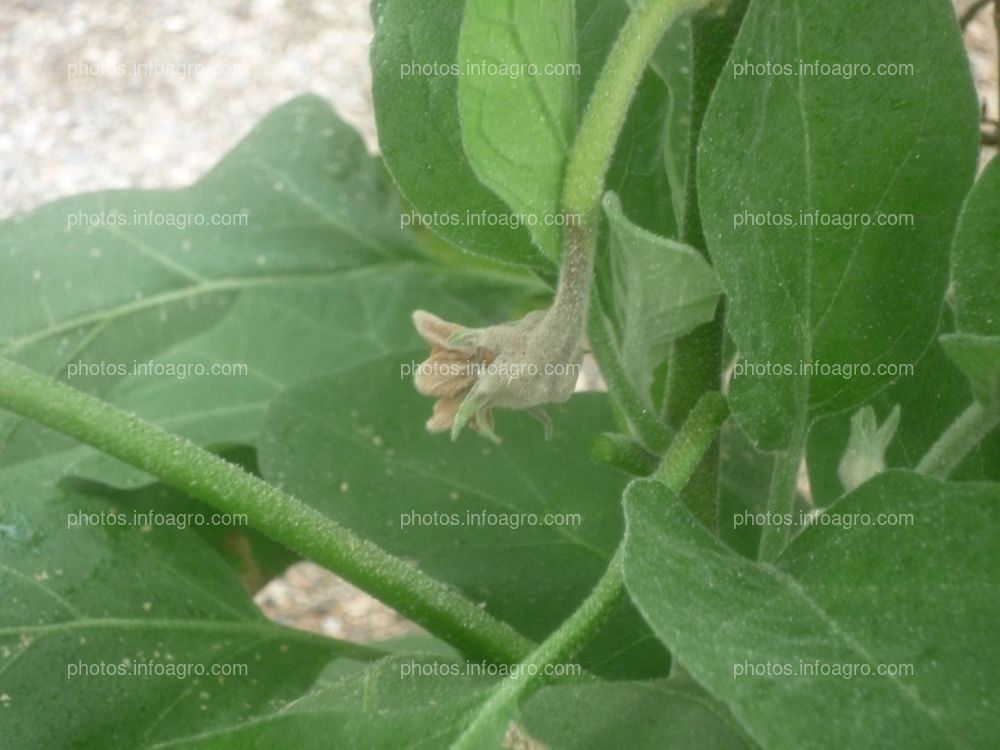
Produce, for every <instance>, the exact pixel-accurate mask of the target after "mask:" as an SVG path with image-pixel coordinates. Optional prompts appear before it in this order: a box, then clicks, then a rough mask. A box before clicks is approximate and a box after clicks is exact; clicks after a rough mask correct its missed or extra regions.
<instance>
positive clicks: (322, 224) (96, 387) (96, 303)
mask: <svg viewBox="0 0 1000 750" xmlns="http://www.w3.org/2000/svg"><path fill="white" fill-rule="evenodd" d="M216 214H218V215H219V216H234V215H235V216H237V217H239V216H242V217H245V219H246V224H245V225H243V226H236V225H234V226H213V225H212V219H213V216H214V215H216ZM149 215H153V216H154V217H160V218H161V219H162V220H163V221H167V220H170V222H172V223H173V224H176V223H177V222H179V221H190V222H200V221H202V220H203V221H204V222H205V223H204V225H191V226H187V227H184V228H180V227H178V226H175V225H173V224H170V225H160V221H159V220H156V221H155V222H154V225H148V224H149V221H148V219H147V221H146V224H144V225H142V226H139V225H136V222H137V221H138V220H139V217H148V216H149ZM102 217H103V218H102ZM192 217H200V218H192ZM397 217H398V207H397V205H396V202H395V199H394V198H393V197H392V193H391V189H390V187H389V186H388V184H387V182H386V181H385V180H384V179H383V176H382V172H381V167H380V166H379V164H378V162H377V161H376V160H374V159H373V158H371V157H370V156H368V155H367V154H366V153H365V151H364V148H363V146H362V144H361V141H360V139H359V138H358V137H357V135H356V134H355V133H353V131H351V130H350V129H349V128H348V127H347V126H345V125H344V124H343V123H342V122H341V121H340V120H339V119H337V117H336V115H335V114H334V113H333V111H332V110H331V109H330V108H329V107H328V106H327V105H326V104H325V103H323V102H322V101H321V100H319V99H316V98H314V97H303V98H301V99H297V100H295V101H293V102H291V103H289V104H287V105H285V106H284V107H282V108H280V109H279V110H277V111H276V112H275V113H273V114H272V115H271V116H270V117H268V118H267V119H265V120H264V122H262V123H261V124H260V125H259V126H258V127H257V128H256V129H255V130H254V132H253V133H251V134H250V135H249V136H248V137H247V139H246V140H244V141H243V143H242V144H240V146H238V147H237V148H236V149H235V150H234V151H233V152H232V153H231V154H230V155H229V156H228V157H226V158H225V159H224V160H223V161H222V162H221V163H220V164H219V166H217V167H216V168H215V169H214V170H213V171H211V172H210V173H209V174H208V175H206V177H204V178H203V179H202V180H201V181H199V182H198V183H197V184H196V185H194V186H193V187H190V188H187V189H184V190H178V191H114V192H105V193H95V194H91V195H82V196H77V197H74V198H69V199H66V200H62V201H57V202H55V203H51V204H48V205H46V206H43V207H42V208H40V209H38V210H37V211H35V212H33V213H31V214H28V215H26V216H23V217H18V218H15V219H12V220H9V221H6V222H3V224H0V255H2V257H3V273H2V274H0V296H2V297H3V299H4V300H5V302H6V303H7V313H8V314H5V315H4V316H3V319H2V321H0V341H3V344H2V345H0V353H2V354H3V355H4V356H8V357H13V358H16V359H17V360H19V361H21V362H22V363H24V364H27V365H29V366H31V367H33V368H35V369H37V370H40V371H42V372H45V373H48V374H51V375H54V376H56V377H59V378H60V379H63V380H71V383H72V385H73V386H74V387H77V388H80V389H82V390H86V391H88V392H91V393H94V394H95V395H100V396H105V397H106V396H108V395H109V393H110V392H111V391H112V390H113V389H114V388H115V387H116V386H119V385H121V383H122V381H123V380H128V379H129V376H128V375H127V374H124V375H123V374H121V373H120V372H119V371H118V370H119V369H120V368H124V369H127V370H128V371H129V372H131V371H132V369H133V366H134V365H135V364H136V363H146V362H147V361H148V360H150V359H151V358H153V357H155V356H157V355H160V354H162V353H163V352H164V351H165V350H169V349H170V348H171V347H173V346H175V345H177V344H178V343H180V342H183V341H185V340H186V339H189V338H191V337H192V336H195V335H197V334H199V333H201V332H203V331H204V330H206V329H208V328H210V327H211V326H213V325H214V324H216V323H217V322H218V321H219V320H220V318H221V317H222V316H224V315H225V314H226V313H227V312H229V311H231V310H232V308H233V305H234V304H236V303H237V299H238V298H239V296H240V295H241V294H242V293H247V294H251V295H256V297H257V303H258V307H257V308H256V311H257V315H258V316H259V317H263V316H264V315H265V313H263V312H262V311H261V309H260V308H262V307H266V308H267V313H266V315H269V316H271V317H274V316H275V314H276V312H278V311H280V310H281V309H282V297H284V303H285V304H286V305H287V300H288V298H289V296H290V295H294V294H296V293H297V292H298V291H300V290H303V289H305V291H304V292H302V293H303V295H304V296H305V297H306V298H308V297H309V290H310V289H315V288H316V287H317V286H322V284H323V283H324V282H327V283H329V282H330V281H331V280H335V279H339V277H341V276H343V275H344V274H345V273H356V272H357V270H356V269H359V268H361V267H364V266H371V265H373V264H379V263H393V264H398V263H400V262H402V261H404V260H406V259H415V258H416V257H417V256H416V254H415V253H414V246H413V244H412V240H411V239H410V238H408V237H407V235H405V234H403V233H402V232H401V231H400V230H399V229H398V221H397ZM237 220H239V219H237ZM88 224H90V225H88ZM84 280H86V282H84ZM268 303H270V304H268ZM241 317H243V316H242V315H241ZM261 333H264V332H261ZM245 337H246V333H244V338H245ZM276 338H281V339H282V340H283V337H280V336H276ZM265 341H266V340H265ZM267 343H270V342H267ZM240 348H241V347H240V346H239V341H233V342H232V343H231V345H230V346H229V347H228V348H227V349H228V350H221V349H220V350H216V351H210V352H204V353H202V356H200V357H198V362H202V363H206V364H213V363H219V362H225V363H236V364H248V363H247V358H246V357H243V358H237V356H236V355H239V354H244V353H245V350H246V349H249V348H250V346H249V342H245V343H244V346H243V347H242V349H243V350H244V351H243V352H241V351H240ZM230 355H233V356H232V358H229V357H230ZM267 359H270V360H272V361H273V360H274V359H275V357H274V356H273V355H272V356H271V357H268V358H267ZM172 364H177V361H176V360H175V361H174V362H173V363H172ZM180 364H183V365H186V364H188V361H186V360H185V361H181V362H180ZM249 364H250V365H252V367H253V369H251V370H250V372H249V373H248V374H247V376H245V377H238V376H230V377H203V378H200V383H199V385H200V386H201V387H202V388H209V389H210V390H211V391H212V392H213V393H215V394H219V393H225V392H226V391H228V390H232V391H235V392H237V393H238V394H239V397H240V399H241V401H244V402H246V401H249V402H252V401H257V400H260V399H261V398H262V394H269V393H270V394H273V392H274V390H275V379H274V378H272V377H271V376H270V373H269V372H268V370H269V369H271V368H269V367H268V366H267V364H268V363H267V362H263V361H260V360H258V361H252V362H250V363H249ZM288 369H291V368H288ZM73 370H76V372H73ZM83 370H89V371H96V370H102V371H101V372H82V371H83ZM306 372H308V370H306ZM301 373H302V371H300V372H299V376H301ZM131 379H132V380H133V385H135V381H139V382H142V381H143V380H145V381H146V382H147V383H148V382H149V381H151V380H152V381H157V382H156V386H155V387H156V388H157V389H158V390H159V391H161V392H162V391H173V392H174V394H175V398H174V401H173V403H172V407H173V408H174V409H175V410H177V411H184V406H183V400H182V399H177V398H176V389H177V388H179V387H181V386H182V385H183V383H180V381H179V380H178V378H176V377H170V376H164V377H158V378H157V377H151V376H143V375H138V376H133V377H132V378H131ZM171 386H174V387H173V388H172V387H171ZM175 415H176V411H175ZM0 430H2V433H3V435H4V445H5V447H4V453H3V456H2V458H0V461H2V463H5V464H9V463H11V462H13V461H17V460H25V459H28V458H31V457H34V456H37V455H39V454H40V453H44V452H46V451H48V450H51V449H52V448H53V447H54V445H67V444H68V443H66V442H62V443H58V442H57V443H55V444H54V443H53V436H52V435H51V434H49V433H43V432H42V431H41V430H40V429H39V428H37V427H34V426H32V425H30V424H27V423H25V422H24V421H23V420H19V419H16V418H13V417H9V416H5V417H4V418H3V420H2V421H0Z"/></svg>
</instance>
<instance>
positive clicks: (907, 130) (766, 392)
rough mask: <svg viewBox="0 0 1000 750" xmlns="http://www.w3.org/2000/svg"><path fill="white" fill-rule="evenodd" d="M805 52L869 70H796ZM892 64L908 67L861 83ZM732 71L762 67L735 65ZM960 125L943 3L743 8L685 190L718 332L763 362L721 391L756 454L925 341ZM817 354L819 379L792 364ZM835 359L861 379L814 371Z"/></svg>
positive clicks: (863, 392)
mask: <svg viewBox="0 0 1000 750" xmlns="http://www.w3.org/2000/svg"><path fill="white" fill-rule="evenodd" d="M886 17H891V18H893V19H894V23H892V24H887V23H885V18H886ZM848 30H849V31H848ZM817 60H818V61H820V62H823V61H840V60H847V61H852V62H854V63H858V64H866V65H870V66H871V68H870V70H871V73H870V74H868V75H865V74H864V73H863V71H861V72H858V71H855V74H854V75H853V76H847V75H839V76H838V75H823V74H822V73H820V74H813V73H811V72H810V71H808V70H806V71H801V70H800V68H799V64H800V61H810V62H811V61H817ZM900 61H903V62H912V63H913V65H914V69H913V74H912V75H895V76H892V75H879V74H878V69H877V66H878V65H879V64H881V63H886V62H900ZM748 64H749V65H760V66H770V71H771V72H770V74H767V73H766V71H763V72H761V73H760V74H752V73H747V69H746V68H745V67H742V68H738V67H736V66H737V65H739V66H746V65H748ZM783 66H787V68H785V67H783ZM775 69H777V71H778V72H775ZM976 122H977V117H976V98H975V92H974V90H973V87H972V82H971V79H970V76H969V70H968V63H967V61H966V57H965V53H964V50H963V48H962V44H961V38H960V35H959V33H958V29H957V26H956V24H955V19H954V10H953V8H952V7H951V4H950V3H948V2H946V0H922V1H921V2H917V3H914V2H911V1H910V0H892V1H891V2H878V1H875V0H843V1H842V2H837V3H829V2H824V1H823V0H755V2H753V3H751V6H750V9H749V11H748V13H747V16H746V18H745V19H744V22H743V26H742V28H741V31H740V34H739V37H738V39H737V42H736V45H735V47H734V49H733V52H732V55H731V58H730V64H729V66H728V67H727V71H726V73H725V74H724V75H723V76H722V77H721V78H720V79H719V84H718V86H717V88H716V90H715V94H714V95H713V98H712V103H711V106H710V108H709V112H708V114H707V116H706V122H705V126H704V129H703V131H702V135H701V141H700V147H699V148H700V157H699V170H698V182H699V194H700V195H701V209H702V218H703V220H704V226H705V232H706V238H707V240H708V245H709V251H710V253H711V256H712V259H713V261H714V263H715V265H716V268H717V270H718V272H719V276H720V279H721V282H722V286H723V289H724V290H725V292H726V294H727V297H728V302H729V312H728V319H727V320H728V326H729V330H730V332H731V334H732V336H733V338H734V340H735V341H736V344H737V346H738V347H739V349H740V352H741V355H742V358H743V360H744V362H745V363H746V364H747V365H748V366H756V367H759V368H770V369H769V371H764V372H762V373H761V374H760V375H749V374H748V375H744V376H743V377H737V378H735V380H734V382H733V385H732V390H731V392H730V401H731V403H732V404H733V408H734V411H735V413H736V415H737V417H738V419H739V420H740V422H741V423H742V424H743V426H744V427H745V428H746V429H747V431H748V432H749V433H750V435H751V437H752V438H753V439H754V440H755V441H757V442H759V443H760V444H761V445H762V446H764V447H767V448H782V447H785V446H787V445H788V443H789V441H790V438H791V435H792V434H793V431H794V430H795V429H796V426H797V425H801V424H803V423H804V422H806V421H807V420H808V419H809V418H811V417H815V416H818V415H822V414H828V413H833V412H836V411H839V410H842V409H846V408H849V407H851V406H853V405H855V404H859V403H862V402H863V401H865V400H866V399H867V398H869V397H870V396H871V395H872V394H874V393H875V392H877V391H878V390H879V389H881V388H883V387H885V386H886V385H887V384H888V383H889V382H891V380H892V379H893V376H892V375H891V374H887V373H883V372H881V371H880V368H879V365H885V364H891V363H910V362H914V361H916V360H917V359H918V358H919V356H920V354H921V353H922V352H923V351H924V350H925V349H926V347H927V345H928V342H929V341H930V339H931V337H932V336H933V335H934V333H935V329H936V326H937V322H938V317H939V301H940V300H942V299H943V296H944V291H945V287H946V284H947V265H948V259H947V254H946V252H945V249H946V248H947V247H948V245H949V240H950V237H951V233H952V231H953V229H954V225H955V220H956V217H957V213H958V209H959V207H960V204H961V201H962V198H963V197H964V195H965V193H966V191H967V189H968V186H969V184H970V181H971V179H972V177H973V174H974V170H975V160H976V151H977V145H978V133H977V129H976ZM734 123H736V124H735V125H734ZM815 212H819V216H820V218H819V219H816V218H815V217H816V216H817V214H815ZM900 214H903V215H904V216H903V217H900V216H899V215H900ZM768 215H770V217H771V219H768V218H767V216H768ZM806 216H808V217H811V218H809V219H805V218H804V217H806ZM907 216H909V217H912V222H911V221H910V220H909V219H908V218H906V217H907ZM861 217H864V218H861ZM886 222H890V223H893V224H896V225H895V226H888V225H884V224H885V223H886ZM852 224H853V226H850V225H852ZM898 248H906V252H905V258H903V257H901V256H900V254H899V253H898V252H897V249H898ZM817 362H818V363H819V364H820V365H821V368H820V370H819V371H818V372H813V373H810V372H809V371H808V370H804V369H803V368H802V367H801V365H803V364H806V363H808V364H810V365H812V364H814V363H817ZM845 364H846V365H851V366H859V367H861V366H867V367H870V368H871V370H870V373H868V374H864V373H861V374H858V375H857V376H856V377H852V378H845V377H843V376H842V375H841V374H839V373H838V372H837V371H836V370H834V371H832V372H829V371H827V372H824V371H823V369H822V368H823V367H829V366H833V367H837V366H840V365H845ZM779 368H780V369H783V368H788V371H786V372H780V371H779V372H778V373H777V374H776V373H775V369H779Z"/></svg>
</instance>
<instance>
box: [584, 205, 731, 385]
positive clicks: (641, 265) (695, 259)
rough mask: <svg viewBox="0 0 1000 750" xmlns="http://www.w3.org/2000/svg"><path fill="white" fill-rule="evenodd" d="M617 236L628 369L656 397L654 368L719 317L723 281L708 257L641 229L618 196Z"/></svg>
mask: <svg viewBox="0 0 1000 750" xmlns="http://www.w3.org/2000/svg"><path fill="white" fill-rule="evenodd" d="M604 213H605V216H607V219H608V224H609V226H610V232H611V252H612V268H613V271H614V282H615V294H614V299H615V302H616V304H617V307H618V310H617V312H618V320H619V325H620V328H621V344H620V346H621V355H622V361H623V363H624V365H625V368H626V370H627V371H628V372H629V373H632V374H633V377H635V378H637V379H641V381H640V382H639V383H637V385H638V386H639V388H640V391H641V392H642V393H643V395H644V396H646V397H647V398H650V397H651V396H650V386H651V384H652V377H653V370H654V368H655V367H656V366H657V365H658V364H659V363H660V362H662V361H663V360H664V359H666V357H667V355H668V354H669V352H670V345H671V343H672V342H673V341H674V340H676V339H677V338H680V337H681V336H683V335H684V334H686V333H688V332H689V331H691V330H693V329H695V328H697V327H698V326H700V325H702V324H704V323H707V322H709V321H710V320H712V318H713V317H714V316H715V308H716V306H717V305H718V303H719V294H720V289H719V282H718V280H717V278H716V275H715V271H713V270H712V267H711V266H710V265H709V264H708V262H707V261H706V260H705V259H704V258H703V257H702V255H701V254H700V253H699V252H698V251H697V250H694V249H692V248H690V247H688V246H687V245H682V244H680V243H678V242H675V241H673V240H669V239H667V238H665V237H659V236H657V235H655V234H652V233H651V232H647V231H646V230H644V229H642V228H640V227H638V226H636V225H635V224H633V223H632V222H631V221H629V219H628V217H626V216H625V214H624V213H623V211H622V205H621V201H620V200H619V199H618V197H617V196H616V195H614V193H608V194H606V195H605V198H604Z"/></svg>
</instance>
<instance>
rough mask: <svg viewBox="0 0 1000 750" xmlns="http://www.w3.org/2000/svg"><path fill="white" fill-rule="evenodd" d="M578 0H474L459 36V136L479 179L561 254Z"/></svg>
mask: <svg viewBox="0 0 1000 750" xmlns="http://www.w3.org/2000/svg"><path fill="white" fill-rule="evenodd" d="M575 64H576V38H575V25H574V5H573V0H501V1H500V2H497V1H496V0H467V2H466V4H465V14H464V16H463V18H462V29H461V32H460V34H459V42H458V66H459V78H458V108H459V120H460V121H461V128H462V142H463V144H464V145H465V153H466V155H467V156H468V158H469V163H470V164H471V165H472V169H473V171H474V172H475V173H476V175H477V176H478V177H479V180H480V182H482V183H483V184H484V185H486V186H487V187H488V188H490V189H491V190H493V192H495V193H496V194H497V195H499V196H500V197H501V198H503V199H504V200H505V201H506V202H507V204H508V205H509V206H510V207H511V208H512V209H513V210H514V213H515V215H518V216H521V217H526V218H527V219H528V221H529V230H530V231H531V234H532V237H533V238H534V240H535V244H537V245H538V246H539V247H540V248H541V249H542V250H543V251H544V252H545V253H546V254H547V255H548V256H549V257H550V258H552V259H558V258H559V255H560V250H561V241H560V238H561V231H560V228H559V226H558V225H557V224H555V223H554V221H553V220H554V218H555V217H556V215H557V213H558V211H559V203H560V194H561V192H562V178H563V170H564V167H565V162H566V154H567V152H568V150H569V146H570V144H571V143H572V141H573V133H574V130H575V116H576V83H575V80H574V77H573V71H572V66H573V65H575Z"/></svg>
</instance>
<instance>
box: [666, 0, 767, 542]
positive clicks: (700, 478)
mask: <svg viewBox="0 0 1000 750" xmlns="http://www.w3.org/2000/svg"><path fill="white" fill-rule="evenodd" d="M748 4H749V2H748V0H732V2H730V3H729V4H728V5H727V6H726V7H725V10H724V12H722V13H708V12H706V13H699V14H697V15H695V16H694V17H693V18H692V20H691V130H690V135H689V139H690V140H689V143H688V163H687V184H686V186H685V190H684V215H683V219H682V222H681V241H682V242H684V243H685V244H687V245H690V246H691V247H694V248H697V249H698V250H700V251H701V253H702V255H704V256H705V259H706V260H708V259H709V258H708V252H707V243H706V242H705V235H704V231H703V229H702V222H701V210H700V207H699V200H698V179H697V178H698V143H699V141H700V139H701V128H702V125H703V123H704V120H705V113H706V112H707V110H708V102H709V100H710V99H711V95H712V91H713V90H714V89H715V85H716V82H717V81H718V80H719V77H720V76H721V75H722V73H723V70H724V69H725V65H726V62H727V61H728V59H729V53H730V51H731V49H732V47H733V43H734V42H735V39H736V34H737V32H738V31H739V28H740V25H741V23H742V21H743V16H744V14H745V13H746V10H747V6H748ZM723 329H724V308H723V305H721V304H720V306H719V309H718V310H717V311H716V316H715V319H714V320H713V321H712V322H711V323H708V324H707V325H704V326H702V327H701V328H698V329H696V330H694V331H692V332H691V333H689V334H688V335H686V336H683V337H682V338H680V339H678V340H677V341H675V342H674V345H673V347H672V350H671V353H670V362H669V365H668V367H667V389H666V398H665V399H664V415H665V417H666V420H667V423H668V424H669V425H671V426H676V425H679V424H681V423H683V422H684V420H685V419H686V418H687V415H688V412H689V411H690V410H691V409H692V408H694V405H695V404H696V403H697V402H698V399H699V398H700V397H701V395H702V394H703V393H706V392H708V391H714V390H718V389H719V388H720V386H721V379H722V375H721V373H722V344H723ZM719 455H720V454H719V447H718V446H717V445H716V446H713V447H712V448H711V449H710V450H709V452H708V453H707V454H706V456H705V459H704V460H703V462H702V465H701V466H699V467H698V470H697V472H696V473H695V475H694V476H693V477H692V479H691V481H690V482H689V483H688V486H687V488H686V489H685V490H684V492H683V493H681V500H682V501H683V502H684V504H685V505H686V506H687V507H688V508H689V509H690V510H691V512H692V513H694V515H695V517H696V518H698V519H699V520H700V521H701V522H702V523H703V524H704V525H705V526H706V527H708V528H709V529H711V530H713V531H715V530H716V529H717V527H718V520H719V465H720V463H719V462H720V458H719Z"/></svg>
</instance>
